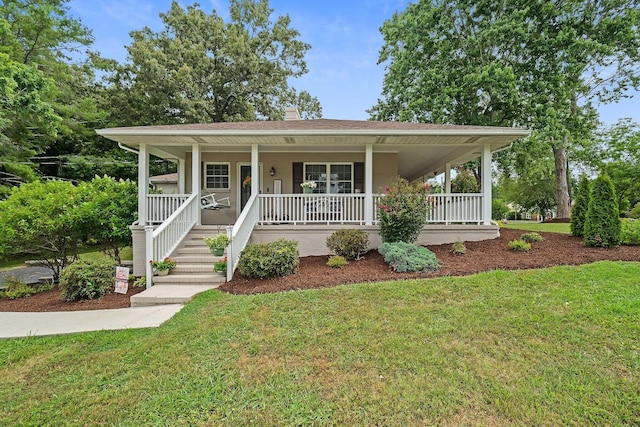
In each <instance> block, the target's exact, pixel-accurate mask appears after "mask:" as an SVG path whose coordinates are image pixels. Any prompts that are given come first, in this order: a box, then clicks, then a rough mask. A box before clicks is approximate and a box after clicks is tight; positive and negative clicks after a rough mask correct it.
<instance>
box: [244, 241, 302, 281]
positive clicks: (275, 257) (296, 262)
mask: <svg viewBox="0 0 640 427" xmlns="http://www.w3.org/2000/svg"><path fill="white" fill-rule="evenodd" d="M299 267H300V256H299V252H298V242H296V241H295V240H285V239H279V240H276V241H274V242H269V243H258V244H253V245H248V246H247V247H246V248H244V250H243V251H242V252H241V253H240V260H239V261H238V269H239V270H240V273H241V274H242V275H243V276H245V277H249V278H258V279H266V278H269V277H275V276H288V275H289V274H292V273H295V272H297V271H298V268H299Z"/></svg>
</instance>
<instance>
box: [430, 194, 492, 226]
mask: <svg viewBox="0 0 640 427" xmlns="http://www.w3.org/2000/svg"><path fill="white" fill-rule="evenodd" d="M483 197H484V196H483V195H482V194H462V193H447V194H430V195H429V196H428V199H429V204H430V205H431V209H429V211H428V212H427V224H451V223H477V224H482V222H483V217H482V200H483Z"/></svg>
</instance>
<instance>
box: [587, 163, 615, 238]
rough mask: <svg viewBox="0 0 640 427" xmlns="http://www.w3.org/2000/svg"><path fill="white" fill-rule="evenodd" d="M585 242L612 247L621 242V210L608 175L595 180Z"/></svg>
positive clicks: (588, 210) (588, 211) (588, 212)
mask: <svg viewBox="0 0 640 427" xmlns="http://www.w3.org/2000/svg"><path fill="white" fill-rule="evenodd" d="M584 244H585V245H587V246H601V247H604V248H612V247H614V246H618V245H619V244H620V212H619V211H618V199H617V198H616V191H615V188H614V187H613V183H612V182H611V178H609V177H608V176H607V175H601V176H599V177H598V178H596V179H595V181H594V182H593V187H592V189H591V198H590V199H589V207H588V209H587V214H586V216H585V221H584Z"/></svg>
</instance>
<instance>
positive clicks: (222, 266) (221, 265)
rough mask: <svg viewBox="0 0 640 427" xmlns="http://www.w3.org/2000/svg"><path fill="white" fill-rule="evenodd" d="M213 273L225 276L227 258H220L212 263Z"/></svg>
mask: <svg viewBox="0 0 640 427" xmlns="http://www.w3.org/2000/svg"><path fill="white" fill-rule="evenodd" d="M213 271H215V272H218V273H222V274H226V273H227V257H224V258H221V259H219V260H218V261H216V262H214V263H213Z"/></svg>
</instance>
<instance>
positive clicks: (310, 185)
mask: <svg viewBox="0 0 640 427" xmlns="http://www.w3.org/2000/svg"><path fill="white" fill-rule="evenodd" d="M317 186H318V185H317V184H316V182H315V181H305V182H303V183H302V184H300V187H302V189H303V190H304V192H305V193H313V189H314V188H316V187H317Z"/></svg>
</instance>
